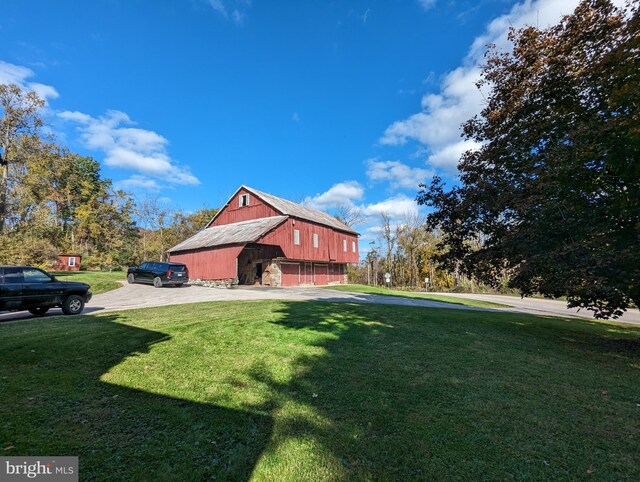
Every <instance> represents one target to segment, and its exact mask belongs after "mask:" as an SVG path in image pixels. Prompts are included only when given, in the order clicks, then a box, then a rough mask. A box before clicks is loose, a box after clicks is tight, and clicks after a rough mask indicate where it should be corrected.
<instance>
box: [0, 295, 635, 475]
mask: <svg viewBox="0 0 640 482" xmlns="http://www.w3.org/2000/svg"><path fill="white" fill-rule="evenodd" d="M639 379H640V330H638V329H634V328H629V327H623V326H620V325H616V324H606V323H595V322H591V321H586V320H584V321H583V320H575V319H561V318H553V317H536V316H529V315H522V314H513V313H493V312H480V311H478V312H475V311H460V310H446V309H424V308H416V307H405V306H389V305H369V304H366V305H365V304H347V303H323V302H284V301H253V302H226V303H223V302H220V303H200V304H193V305H188V306H185V305H180V306H169V307H161V308H152V309H145V310H131V311H124V312H119V313H108V314H107V313H104V314H101V315H91V316H78V317H59V318H45V319H39V320H25V321H21V322H17V323H7V324H3V325H0V399H1V401H2V403H0V454H2V456H12V455H13V456H15V455H20V456H27V455H42V454H47V455H78V456H79V457H80V478H81V480H127V481H128V480H158V481H160V480H185V481H186V480H205V479H210V478H217V479H218V480H220V479H221V480H249V479H251V480H277V481H304V480H309V481H317V480H327V481H341V480H344V481H351V480H416V479H421V480H433V479H435V480H442V479H459V480H460V479H462V480H469V479H472V480H479V479H482V480H496V479H497V480H505V479H534V480H548V479H555V480H580V479H584V480H586V479H588V478H592V477H595V478H596V479H598V480H640V444H639V443H638V437H639V434H640V407H639V406H638V404H640V385H639V384H638V380H639ZM588 472H591V474H589V473H588Z"/></svg>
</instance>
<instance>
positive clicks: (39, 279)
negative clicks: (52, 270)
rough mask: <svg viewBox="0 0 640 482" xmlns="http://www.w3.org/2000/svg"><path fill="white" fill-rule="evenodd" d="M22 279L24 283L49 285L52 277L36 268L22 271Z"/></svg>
mask: <svg viewBox="0 0 640 482" xmlns="http://www.w3.org/2000/svg"><path fill="white" fill-rule="evenodd" d="M22 279H23V282H24V283H49V282H51V277H50V276H49V275H48V274H46V273H45V272H43V271H40V270H39V269H35V268H25V269H24V270H23V271H22Z"/></svg>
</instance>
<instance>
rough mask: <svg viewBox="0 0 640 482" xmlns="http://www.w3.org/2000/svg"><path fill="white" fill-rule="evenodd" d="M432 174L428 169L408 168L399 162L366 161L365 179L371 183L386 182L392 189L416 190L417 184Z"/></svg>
mask: <svg viewBox="0 0 640 482" xmlns="http://www.w3.org/2000/svg"><path fill="white" fill-rule="evenodd" d="M433 174H434V173H433V171H430V170H428V169H422V168H419V167H410V166H408V165H406V164H403V163H402V162H400V161H379V160H377V159H369V160H368V161H367V177H368V178H369V179H370V180H372V181H387V182H389V184H390V185H391V187H392V188H406V189H417V188H418V184H420V183H422V182H425V181H426V180H427V178H429V177H432V176H433Z"/></svg>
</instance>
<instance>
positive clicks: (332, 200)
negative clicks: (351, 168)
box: [305, 181, 364, 209]
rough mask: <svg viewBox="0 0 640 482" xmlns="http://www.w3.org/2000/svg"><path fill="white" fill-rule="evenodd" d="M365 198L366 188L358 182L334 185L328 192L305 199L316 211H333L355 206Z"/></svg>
mask: <svg viewBox="0 0 640 482" xmlns="http://www.w3.org/2000/svg"><path fill="white" fill-rule="evenodd" d="M363 196H364V188H363V187H362V186H361V185H360V183H358V182H357V181H345V182H339V183H338V184H334V185H333V186H331V187H330V188H329V190H328V191H325V192H323V193H322V194H317V195H315V196H314V197H311V198H307V199H305V204H306V205H307V206H310V207H312V208H314V209H331V208H336V207H339V206H343V205H348V206H353V204H354V201H359V200H361V199H362V197H363Z"/></svg>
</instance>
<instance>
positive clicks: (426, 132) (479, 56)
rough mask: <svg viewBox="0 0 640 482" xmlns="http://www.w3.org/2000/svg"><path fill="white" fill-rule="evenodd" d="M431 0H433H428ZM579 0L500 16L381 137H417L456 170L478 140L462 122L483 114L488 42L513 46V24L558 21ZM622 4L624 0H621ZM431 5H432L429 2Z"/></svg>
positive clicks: (385, 140)
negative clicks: (470, 138) (466, 137)
mask: <svg viewBox="0 0 640 482" xmlns="http://www.w3.org/2000/svg"><path fill="white" fill-rule="evenodd" d="M426 3H427V4H429V3H432V2H429V1H427V2H426ZM578 3H579V0H562V1H558V0H525V1H524V2H521V3H518V4H516V5H514V6H513V7H512V9H511V11H510V12H509V13H508V14H506V15H502V16H500V17H497V18H495V19H494V20H493V21H491V22H490V23H489V25H488V26H487V28H486V30H485V32H484V33H483V34H482V35H480V36H478V37H476V39H475V40H474V42H473V44H472V46H471V48H470V49H469V52H468V54H467V56H466V58H465V59H464V61H463V63H462V65H461V66H460V67H458V68H456V69H454V70H452V71H451V72H449V73H448V74H447V75H446V76H445V77H444V79H443V81H442V83H441V85H440V92H439V93H437V94H428V95H425V96H424V97H423V98H422V103H421V104H422V105H421V107H422V110H421V111H420V112H418V113H416V114H413V115H410V116H409V117H407V118H406V119H403V120H399V121H396V122H394V123H392V124H391V125H390V126H389V127H388V128H387V129H386V130H385V132H384V134H383V135H382V137H381V138H380V141H379V142H380V143H381V144H387V145H403V144H406V143H407V142H408V141H415V142H418V143H420V144H423V145H424V146H426V148H427V149H426V150H427V152H429V154H430V155H429V156H428V158H427V165H428V166H429V167H436V168H440V169H443V170H445V171H450V172H454V171H455V169H456V166H457V163H458V161H459V159H460V154H462V152H464V150H465V149H466V148H477V147H478V144H475V143H466V144H465V143H464V142H462V141H461V139H460V134H461V129H460V125H461V124H462V123H463V122H465V121H466V120H468V119H470V118H471V117H473V116H474V115H475V114H478V113H479V112H480V111H481V110H482V107H483V103H484V99H483V96H482V93H481V92H480V91H479V90H478V89H477V87H476V86H475V83H476V81H477V80H478V79H479V78H480V71H481V69H480V65H481V64H482V62H483V60H484V57H483V54H484V52H485V49H486V46H487V45H488V44H495V45H496V46H498V47H499V48H502V49H507V48H509V42H508V41H507V35H508V32H509V28H510V27H515V28H522V27H525V26H527V25H537V26H538V27H540V28H545V27H547V26H550V25H553V24H556V23H557V22H558V21H560V19H561V18H562V16H563V15H566V14H570V13H571V12H573V10H574V9H575V7H576V6H577V5H578ZM614 4H616V5H618V6H621V5H623V4H624V0H615V1H614ZM423 6H428V5H423Z"/></svg>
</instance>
